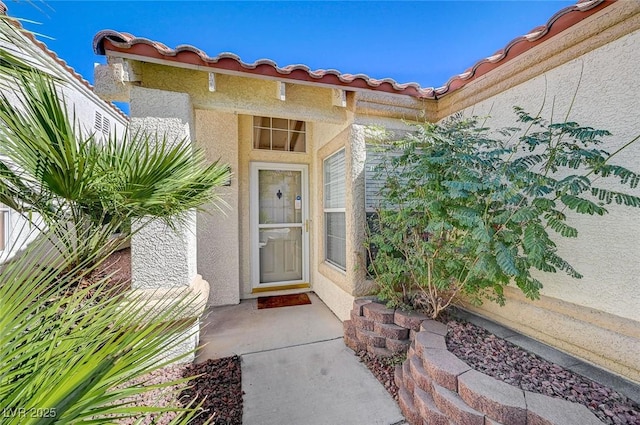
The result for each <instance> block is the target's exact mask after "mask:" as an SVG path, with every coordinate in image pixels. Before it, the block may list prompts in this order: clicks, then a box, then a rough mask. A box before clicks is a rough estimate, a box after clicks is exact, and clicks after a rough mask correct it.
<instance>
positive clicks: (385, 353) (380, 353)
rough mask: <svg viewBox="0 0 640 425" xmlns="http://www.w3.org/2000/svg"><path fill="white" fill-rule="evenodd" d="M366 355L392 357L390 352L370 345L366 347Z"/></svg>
mask: <svg viewBox="0 0 640 425" xmlns="http://www.w3.org/2000/svg"><path fill="white" fill-rule="evenodd" d="M367 353H369V354H371V355H373V356H376V357H393V353H392V352H391V350H389V349H387V348H383V347H374V346H372V345H367Z"/></svg>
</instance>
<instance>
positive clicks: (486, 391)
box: [458, 370, 527, 425]
mask: <svg viewBox="0 0 640 425" xmlns="http://www.w3.org/2000/svg"><path fill="white" fill-rule="evenodd" d="M458 394H459V395H460V398H461V399H462V400H464V402H465V403H467V404H468V405H469V406H471V407H473V408H474V409H475V410H478V411H480V412H482V413H484V414H485V415H487V416H488V417H490V418H491V419H495V420H497V421H500V422H501V423H503V424H504V425H521V424H525V423H527V405H526V403H525V400H524V393H523V391H522V390H521V389H520V388H517V387H514V386H512V385H509V384H507V383H505V382H502V381H498V380H497V379H494V378H492V377H490V376H487V375H485V374H484V373H480V372H478V371H475V370H469V371H467V372H465V373H463V374H461V375H460V376H458Z"/></svg>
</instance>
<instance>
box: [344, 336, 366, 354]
mask: <svg viewBox="0 0 640 425" xmlns="http://www.w3.org/2000/svg"><path fill="white" fill-rule="evenodd" d="M344 345H346V346H347V347H349V348H351V349H352V350H353V351H355V352H356V353H359V352H360V351H365V350H366V349H367V345H366V344H365V343H363V342H360V340H358V338H356V337H352V336H349V335H345V336H344Z"/></svg>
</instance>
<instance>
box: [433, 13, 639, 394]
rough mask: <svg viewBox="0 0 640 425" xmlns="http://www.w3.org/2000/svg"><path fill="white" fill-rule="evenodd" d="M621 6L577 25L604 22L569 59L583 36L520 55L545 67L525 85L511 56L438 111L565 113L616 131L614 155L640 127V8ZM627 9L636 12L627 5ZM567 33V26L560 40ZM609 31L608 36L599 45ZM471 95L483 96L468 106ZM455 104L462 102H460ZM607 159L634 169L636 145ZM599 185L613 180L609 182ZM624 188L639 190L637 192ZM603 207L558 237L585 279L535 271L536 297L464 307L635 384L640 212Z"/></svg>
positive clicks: (510, 117)
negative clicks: (572, 235) (573, 233)
mask: <svg viewBox="0 0 640 425" xmlns="http://www.w3.org/2000/svg"><path fill="white" fill-rule="evenodd" d="M619 3H620V4H619V5H618V4H616V5H614V6H612V7H611V9H609V10H605V11H606V12H607V14H608V15H607V14H604V13H603V14H601V15H602V16H594V17H593V18H592V19H591V20H587V21H585V22H583V23H581V25H578V26H576V28H575V31H577V32H581V31H582V32H584V31H586V29H589V28H591V27H589V26H588V25H591V26H592V27H594V28H601V31H600V32H598V33H597V35H594V38H593V42H594V45H596V46H597V45H598V44H600V46H599V47H597V48H595V49H594V50H592V51H587V53H584V54H581V55H577V56H576V55H575V51H576V49H578V48H581V49H582V48H584V47H585V46H584V43H587V42H591V39H585V40H583V42H584V43H582V42H581V43H578V44H574V45H566V46H564V47H565V48H566V50H559V51H558V52H557V53H556V54H554V55H553V56H551V57H549V56H545V52H544V51H543V50H541V49H545V48H546V47H549V46H545V45H544V44H543V45H540V46H537V47H536V48H534V49H532V50H531V51H530V52H528V53H527V55H525V57H523V58H522V61H525V62H526V61H528V60H531V58H535V57H538V58H539V60H538V62H537V63H536V64H535V67H536V69H538V70H543V71H546V72H544V73H539V74H538V75H535V74H534V75H529V79H528V80H527V81H526V82H523V83H519V84H516V85H513V86H510V85H508V84H507V83H509V82H511V83H513V82H514V81H515V80H514V79H513V78H515V77H513V78H512V77H509V75H510V73H513V72H514V71H515V70H518V69H520V70H521V71H522V72H524V73H527V72H530V69H521V68H520V67H521V66H522V63H519V62H518V60H519V59H518V60H515V61H514V62H513V63H509V64H507V65H505V69H501V68H498V70H497V73H498V74H499V73H501V72H504V73H505V80H504V81H505V84H506V85H504V86H502V88H503V91H502V92H500V93H498V94H493V95H491V96H485V94H486V93H487V92H490V91H492V90H495V85H494V86H491V85H487V81H488V80H495V79H496V78H497V77H496V75H497V74H491V73H489V74H487V76H486V78H484V77H483V78H480V79H479V80H477V81H475V82H473V83H471V84H469V85H467V86H465V87H464V88H463V89H461V90H459V91H457V92H455V93H453V94H452V95H451V96H449V97H447V98H445V99H443V101H442V105H441V106H442V108H443V110H446V111H447V112H449V113H454V112H456V111H458V110H462V112H463V113H464V114H465V115H479V116H485V115H488V116H490V118H489V119H488V121H487V126H489V127H491V128H494V129H496V128H501V127H507V126H514V125H515V124H516V121H515V114H514V113H513V109H512V108H513V107H514V106H520V107H523V108H525V109H526V110H527V111H529V112H530V113H532V114H537V113H538V112H539V113H540V116H542V117H544V118H546V119H548V120H553V122H563V121H565V120H570V121H576V122H578V123H580V124H582V125H589V126H592V127H595V128H601V129H606V130H609V131H611V132H612V133H613V136H612V137H608V138H606V139H605V141H606V143H605V146H604V147H603V148H604V149H605V150H607V151H609V152H614V151H615V150H616V149H618V148H619V147H621V146H622V145H624V144H625V143H627V142H628V141H630V140H632V139H633V138H634V137H636V136H638V135H639V134H640V125H639V123H640V109H638V99H640V85H638V84H637V81H638V78H637V64H638V63H640V51H639V50H638V49H637V46H638V45H639V44H640V30H637V29H636V30H633V28H638V24H639V23H640V19H639V16H640V15H638V11H637V9H638V4H635V5H634V4H631V2H619ZM633 8H635V10H636V12H635V13H631V12H629V9H633ZM623 12H624V13H625V14H624V15H623V14H622V13H623ZM603 16H604V18H603ZM612 16H618V17H620V16H623V17H625V18H624V19H623V20H622V21H621V22H617V23H615V25H610V26H607V25H605V23H606V21H607V19H613V18H612ZM598 19H599V21H598ZM620 19H622V18H620ZM603 22H605V23H603ZM609 24H611V22H609ZM625 30H626V33H625ZM574 36H575V34H574V32H571V31H570V32H569V33H568V35H567V36H566V39H571V38H572V37H574ZM607 37H608V40H609V42H608V43H603V42H602V40H603V39H605V40H606V39H607ZM561 42H562V40H561V39H558V40H556V41H555V43H556V44H557V43H561ZM576 46H577V47H576ZM556 47H557V46H556ZM549 48H554V46H553V45H551V47H549ZM563 58H564V61H563V60H562V59H563ZM551 65H553V66H551ZM513 75H517V74H513ZM469 99H482V100H480V101H478V102H477V103H475V104H473V105H470V106H466V105H468V101H469ZM462 105H465V107H464V108H460V106H462ZM613 162H617V163H620V164H622V165H624V166H627V167H629V168H631V169H633V170H635V171H638V170H639V166H640V165H639V164H640V143H635V144H634V145H632V146H630V147H629V148H627V149H625V150H624V151H623V152H622V153H620V154H618V155H616V157H615V159H614V161H613ZM598 184H602V185H605V186H607V187H609V188H613V187H616V186H615V184H612V183H611V182H610V181H607V180H604V181H602V180H600V181H598ZM631 192H632V193H633V194H635V195H640V190H638V189H635V190H631ZM606 208H607V209H608V210H609V214H607V215H605V216H604V217H599V216H596V217H591V216H579V215H576V214H569V220H570V224H571V225H573V226H575V227H576V228H577V229H578V232H579V236H578V238H576V239H565V238H560V237H556V238H555V240H556V241H557V243H558V252H559V254H560V255H561V256H562V257H564V258H566V259H567V260H568V261H569V262H570V263H571V264H572V265H573V266H574V267H575V268H576V269H577V270H578V271H579V272H580V273H582V274H583V275H584V277H583V278H582V279H580V280H576V279H572V278H570V277H568V276H566V275H563V274H561V273H558V274H544V275H543V274H540V276H539V278H540V280H541V281H542V283H543V284H544V288H543V289H542V291H541V294H542V299H541V300H539V301H533V302H532V301H529V300H526V299H524V298H523V297H522V296H521V295H520V294H519V293H518V291H516V290H509V291H507V292H506V294H507V296H508V301H507V306H506V307H499V306H496V305H495V304H492V303H485V304H484V305H483V306H482V307H479V308H473V307H469V308H471V309H473V310H475V311H476V312H478V313H480V314H483V315H485V316H488V317H490V318H492V319H495V320H498V321H500V322H502V323H505V324H506V325H508V326H511V327H513V328H516V329H518V330H520V331H522V332H523V333H525V334H528V335H530V336H533V337H535V338H537V339H540V340H542V341H544V342H547V343H549V344H551V345H554V346H556V347H558V348H560V349H563V350H565V351H568V352H571V353H573V354H576V355H578V356H580V357H583V358H585V359H587V360H589V361H592V362H593V363H596V364H599V365H601V366H604V367H606V368H608V369H610V370H612V371H614V372H617V373H619V374H621V375H623V376H625V377H627V378H629V379H632V380H635V381H637V382H640V366H639V365H640V359H639V358H638V357H637V353H639V352H640V331H639V330H638V329H640V308H639V306H640V289H639V288H640V262H638V261H637V259H638V258H640V226H638V223H639V222H640V210H638V209H631V208H624V207H619V206H615V205H608V206H606Z"/></svg>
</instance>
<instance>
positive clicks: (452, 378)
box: [422, 349, 471, 391]
mask: <svg viewBox="0 0 640 425" xmlns="http://www.w3.org/2000/svg"><path fill="white" fill-rule="evenodd" d="M422 365H423V366H424V368H425V370H426V371H427V373H428V374H429V375H430V376H431V378H432V379H433V380H434V382H435V383H437V384H438V385H441V386H443V387H445V388H447V389H449V390H451V391H457V390H458V375H460V374H463V373H465V372H466V371H468V370H471V368H470V367H469V365H467V364H466V363H465V362H463V361H462V360H460V359H459V358H457V357H456V356H455V355H453V354H451V353H450V352H449V351H447V350H437V349H425V350H424V353H423V355H422Z"/></svg>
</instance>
